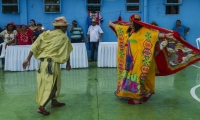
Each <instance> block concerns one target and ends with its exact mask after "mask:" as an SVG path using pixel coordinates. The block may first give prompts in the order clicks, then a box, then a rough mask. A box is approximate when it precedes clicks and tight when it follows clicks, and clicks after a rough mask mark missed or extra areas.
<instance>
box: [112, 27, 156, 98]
mask: <svg viewBox="0 0 200 120" xmlns="http://www.w3.org/2000/svg"><path fill="white" fill-rule="evenodd" d="M115 29H116V32H117V36H118V68H117V69H118V87H117V91H116V95H117V96H118V97H123V98H132V99H141V98H143V96H144V95H146V94H147V93H149V92H150V91H153V90H154V81H155V62H154V49H155V45H156V42H157V40H158V31H154V30H151V29H148V28H145V27H142V28H141V29H140V30H139V31H138V32H137V33H134V34H132V35H130V36H129V35H128V34H127V32H126V31H127V29H128V26H122V25H116V27H115Z"/></svg>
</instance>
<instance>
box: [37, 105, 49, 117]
mask: <svg viewBox="0 0 200 120" xmlns="http://www.w3.org/2000/svg"><path fill="white" fill-rule="evenodd" d="M37 112H38V113H41V114H43V115H49V114H50V112H49V111H46V110H45V109H43V108H42V107H39V108H38V110H37Z"/></svg>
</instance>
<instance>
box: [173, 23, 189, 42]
mask: <svg viewBox="0 0 200 120" xmlns="http://www.w3.org/2000/svg"><path fill="white" fill-rule="evenodd" d="M173 30H175V31H178V33H179V34H180V35H181V37H183V38H184V39H185V35H186V34H187V33H188V32H189V30H190V28H189V27H186V26H183V25H181V21H180V20H177V21H176V26H175V27H174V28H173Z"/></svg>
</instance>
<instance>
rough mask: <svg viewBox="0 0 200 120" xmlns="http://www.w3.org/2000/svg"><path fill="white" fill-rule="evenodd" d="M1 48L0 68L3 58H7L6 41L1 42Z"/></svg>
mask: <svg viewBox="0 0 200 120" xmlns="http://www.w3.org/2000/svg"><path fill="white" fill-rule="evenodd" d="M0 48H1V49H2V50H1V54H0V68H2V59H3V58H5V54H6V49H5V43H1V44H0Z"/></svg>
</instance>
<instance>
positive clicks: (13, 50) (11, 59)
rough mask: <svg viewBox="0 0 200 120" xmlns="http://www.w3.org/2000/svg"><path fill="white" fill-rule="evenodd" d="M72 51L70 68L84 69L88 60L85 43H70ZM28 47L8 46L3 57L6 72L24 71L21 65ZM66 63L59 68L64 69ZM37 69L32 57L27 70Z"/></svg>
mask: <svg viewBox="0 0 200 120" xmlns="http://www.w3.org/2000/svg"><path fill="white" fill-rule="evenodd" d="M72 46H73V51H72V52H71V54H70V63H71V67H72V68H84V67H88V58H87V51H86V47H85V43H72ZM30 47H31V46H30V45H17V46H8V47H7V49H6V56H5V67H4V70H6V71H24V70H23V68H22V63H23V61H24V60H26V58H27V56H28V54H29V51H30ZM65 66H66V63H65V64H62V65H61V68H65ZM37 68H38V61H37V60H36V59H35V58H34V57H32V58H31V61H30V67H29V68H27V70H36V69H37Z"/></svg>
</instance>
